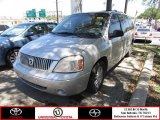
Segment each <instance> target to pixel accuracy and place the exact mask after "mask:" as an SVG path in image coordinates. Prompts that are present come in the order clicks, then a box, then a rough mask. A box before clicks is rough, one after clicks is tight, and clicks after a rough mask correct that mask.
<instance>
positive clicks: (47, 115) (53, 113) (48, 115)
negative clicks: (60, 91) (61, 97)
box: [35, 107, 78, 120]
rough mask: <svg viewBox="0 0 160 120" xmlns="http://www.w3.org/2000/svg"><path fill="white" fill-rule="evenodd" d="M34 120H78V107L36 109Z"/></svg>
mask: <svg viewBox="0 0 160 120" xmlns="http://www.w3.org/2000/svg"><path fill="white" fill-rule="evenodd" d="M35 119H52V120H53V119H78V107H36V108H35Z"/></svg>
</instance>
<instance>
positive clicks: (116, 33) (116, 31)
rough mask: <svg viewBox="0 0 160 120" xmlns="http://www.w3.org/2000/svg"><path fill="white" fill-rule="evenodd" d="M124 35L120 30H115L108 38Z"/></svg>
mask: <svg viewBox="0 0 160 120" xmlns="http://www.w3.org/2000/svg"><path fill="white" fill-rule="evenodd" d="M123 35H124V32H123V31H122V30H115V31H114V32H113V33H112V34H111V35H110V38H114V37H121V36H123Z"/></svg>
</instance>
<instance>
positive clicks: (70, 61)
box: [53, 55, 84, 72]
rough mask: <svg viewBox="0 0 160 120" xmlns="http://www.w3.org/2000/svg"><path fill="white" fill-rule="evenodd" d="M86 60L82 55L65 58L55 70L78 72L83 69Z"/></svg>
mask: <svg viewBox="0 0 160 120" xmlns="http://www.w3.org/2000/svg"><path fill="white" fill-rule="evenodd" d="M83 65H84V60H83V57H82V56H80V55H77V56H70V57H66V58H63V59H62V60H60V61H59V62H58V64H57V65H56V68H55V69H54V71H53V72H78V71H82V70H83Z"/></svg>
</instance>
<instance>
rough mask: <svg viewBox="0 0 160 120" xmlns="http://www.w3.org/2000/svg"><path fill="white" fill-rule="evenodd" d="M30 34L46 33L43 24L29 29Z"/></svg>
mask: <svg viewBox="0 0 160 120" xmlns="http://www.w3.org/2000/svg"><path fill="white" fill-rule="evenodd" d="M29 31H30V32H33V33H34V34H45V33H46V32H47V29H46V26H45V24H38V25H34V26H33V27H31V28H30V29H29Z"/></svg>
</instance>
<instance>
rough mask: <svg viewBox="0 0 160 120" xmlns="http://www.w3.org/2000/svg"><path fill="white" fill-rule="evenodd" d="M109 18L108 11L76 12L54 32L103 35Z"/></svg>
mask: <svg viewBox="0 0 160 120" xmlns="http://www.w3.org/2000/svg"><path fill="white" fill-rule="evenodd" d="M108 18H109V15H108V14H106V13H90V14H89V13H83V14H82V13H80V14H74V15H71V16H70V17H68V18H66V19H65V20H64V21H62V22H61V23H60V24H59V25H58V26H57V27H55V29H53V30H52V32H53V33H55V34H61V35H62V34H63V35H64V34H65V35H77V36H79V37H89V38H92V37H101V36H102V34H103V27H104V24H105V23H106V21H107V20H108Z"/></svg>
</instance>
